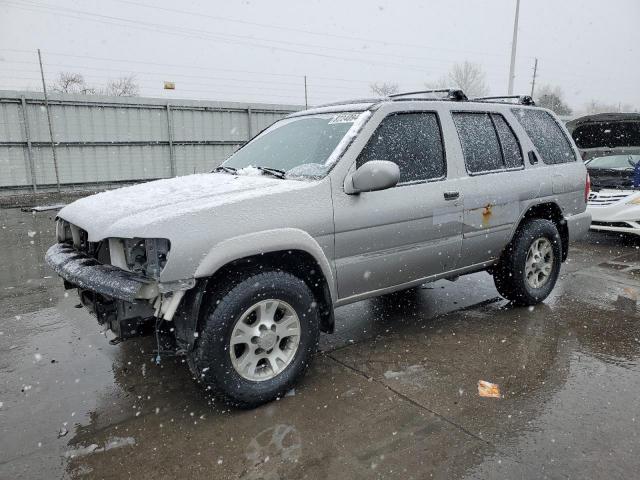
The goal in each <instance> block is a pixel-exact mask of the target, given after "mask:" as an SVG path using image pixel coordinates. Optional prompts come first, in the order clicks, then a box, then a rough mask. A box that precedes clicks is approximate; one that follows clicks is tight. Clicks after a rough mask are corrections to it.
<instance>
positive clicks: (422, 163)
mask: <svg viewBox="0 0 640 480" xmlns="http://www.w3.org/2000/svg"><path fill="white" fill-rule="evenodd" d="M370 160H388V161H390V162H394V163H396V164H397V165H398V167H400V183H407V182H416V181H424V180H433V179H436V178H441V177H444V175H445V173H446V167H445V157H444V147H443V144H442V133H441V131H440V124H439V122H438V117H437V116H436V114H435V113H432V112H416V113H394V114H391V115H389V116H387V117H386V118H385V119H384V120H383V121H382V123H381V124H380V126H379V127H378V128H377V129H376V131H375V132H374V134H373V135H372V136H371V139H370V140H369V143H367V145H366V146H365V147H364V149H363V150H362V152H361V153H360V156H359V157H358V161H357V165H358V166H360V165H362V164H364V163H366V162H368V161H370Z"/></svg>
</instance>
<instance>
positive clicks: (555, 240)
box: [493, 218, 562, 305]
mask: <svg viewBox="0 0 640 480" xmlns="http://www.w3.org/2000/svg"><path fill="white" fill-rule="evenodd" d="M561 261H562V243H561V240H560V234H559V233H558V229H557V228H556V226H555V224H554V223H553V222H551V221H549V220H543V219H539V218H536V219H532V220H529V221H527V222H526V223H525V224H524V225H522V226H521V227H520V228H519V229H518V231H517V232H516V234H515V236H514V238H513V240H512V241H511V243H510V244H509V245H508V246H507V248H506V249H505V251H504V252H503V253H502V257H501V259H500V263H499V264H498V265H497V266H496V268H495V270H494V273H493V279H494V282H495V284H496V288H497V290H498V292H499V293H500V295H502V296H503V297H505V298H506V299H507V300H511V301H512V302H513V303H515V304H517V305H535V304H537V303H540V302H542V301H543V300H544V299H545V298H547V296H548V295H549V294H550V293H551V291H552V290H553V287H554V286H555V284H556V281H557V279H558V275H559V273H560V264H561Z"/></svg>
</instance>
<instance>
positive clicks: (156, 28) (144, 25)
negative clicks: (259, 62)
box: [7, 1, 451, 73]
mask: <svg viewBox="0 0 640 480" xmlns="http://www.w3.org/2000/svg"><path fill="white" fill-rule="evenodd" d="M7 5H8V6H10V7H12V8H18V9H23V10H29V11H34V10H35V11H40V12H44V13H48V14H51V15H56V16H63V17H71V18H77V19H81V20H89V21H93V22H97V23H102V24H107V25H118V26H123V27H135V28H136V29H138V30H140V29H142V30H147V31H152V32H155V33H164V34H168V35H177V36H182V37H190V38H197V39H201V40H209V41H210V40H216V41H217V42H222V43H229V44H236V45H245V46H251V47H256V48H262V49H268V50H280V51H283V52H288V53H294V54H298V55H310V56H315V57H320V58H327V59H333V60H342V61H348V62H358V63H365V64H369V65H374V66H391V67H401V68H404V69H408V70H414V71H421V72H427V73H429V72H430V71H429V70H428V69H425V68H424V67H422V66H421V65H412V64H406V63H394V62H386V61H385V62H382V61H373V60H370V59H364V58H362V55H368V54H369V55H372V54H373V55H376V53H370V52H363V51H361V50H358V51H356V50H353V49H342V48H337V47H327V46H322V45H309V44H301V43H298V44H297V45H299V46H301V47H309V48H314V49H322V50H338V51H345V52H349V53H356V54H357V55H358V56H357V57H342V56H337V55H330V54H327V53H319V52H316V51H313V52H309V51H304V50H297V49H294V48H289V47H278V46H273V45H266V44H264V43H254V41H261V42H275V43H285V44H287V45H290V43H291V42H282V41H278V40H273V39H264V38H259V37H246V36H242V35H234V34H225V36H221V35H216V34H212V33H211V32H208V31H206V30H200V29H193V28H184V27H175V26H173V25H165V24H157V23H152V22H143V21H140V20H129V19H127V18H122V17H114V16H110V15H101V14H96V13H91V12H86V11H82V10H75V9H69V8H63V7H56V8H55V9H54V8H53V7H49V6H46V5H42V4H38V3H35V2H30V3H26V2H23V3H16V2H15V1H14V2H9V3H7ZM62 11H66V12H70V14H65V13H61V12H62ZM78 15H81V16H78ZM82 16H85V17H88V18H83V17H82ZM92 17H97V18H103V19H107V20H108V21H105V20H98V19H97V18H92ZM122 22H125V24H123V23H122ZM127 24H133V25H127ZM190 32H196V33H190ZM227 37H237V38H244V39H247V38H248V39H249V40H251V41H240V40H231V39H229V38H227ZM383 55H385V56H393V57H395V58H403V56H402V55H392V54H389V55H387V54H383ZM415 58H416V57H413V59H415ZM419 59H420V60H428V61H432V62H440V63H446V64H450V63H451V61H446V60H442V59H429V58H424V57H420V58H419Z"/></svg>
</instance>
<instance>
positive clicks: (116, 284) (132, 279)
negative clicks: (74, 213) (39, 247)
mask: <svg viewBox="0 0 640 480" xmlns="http://www.w3.org/2000/svg"><path fill="white" fill-rule="evenodd" d="M45 260H46V262H47V263H48V264H49V266H50V267H51V268H52V269H53V270H54V271H55V272H56V273H57V274H58V275H60V276H61V277H62V278H63V279H64V280H65V281H67V282H68V283H69V284H71V285H73V286H75V287H78V288H81V289H84V290H90V291H92V292H95V293H99V294H100V295H104V296H107V297H110V298H116V299H119V300H124V301H126V302H133V301H134V300H135V299H139V298H153V297H154V296H156V295H157V287H156V284H155V282H152V281H150V280H148V279H146V278H144V277H141V276H139V275H136V274H135V273H131V272H127V271H125V270H122V269H121V268H118V267H114V266H113V265H103V264H101V263H99V262H98V261H97V260H95V259H94V258H92V257H90V256H88V255H86V254H84V253H82V252H79V251H77V250H75V249H74V248H73V247H71V246H70V245H67V244H64V243H57V244H55V245H53V246H52V247H51V248H49V250H48V251H47V254H46V256H45ZM154 290H155V295H154Z"/></svg>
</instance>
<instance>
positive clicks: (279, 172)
mask: <svg viewBox="0 0 640 480" xmlns="http://www.w3.org/2000/svg"><path fill="white" fill-rule="evenodd" d="M256 168H257V169H258V170H260V171H261V172H264V173H268V174H269V175H273V176H274V177H277V178H285V176H286V175H287V172H285V171H284V170H279V169H277V168H271V167H256Z"/></svg>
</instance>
